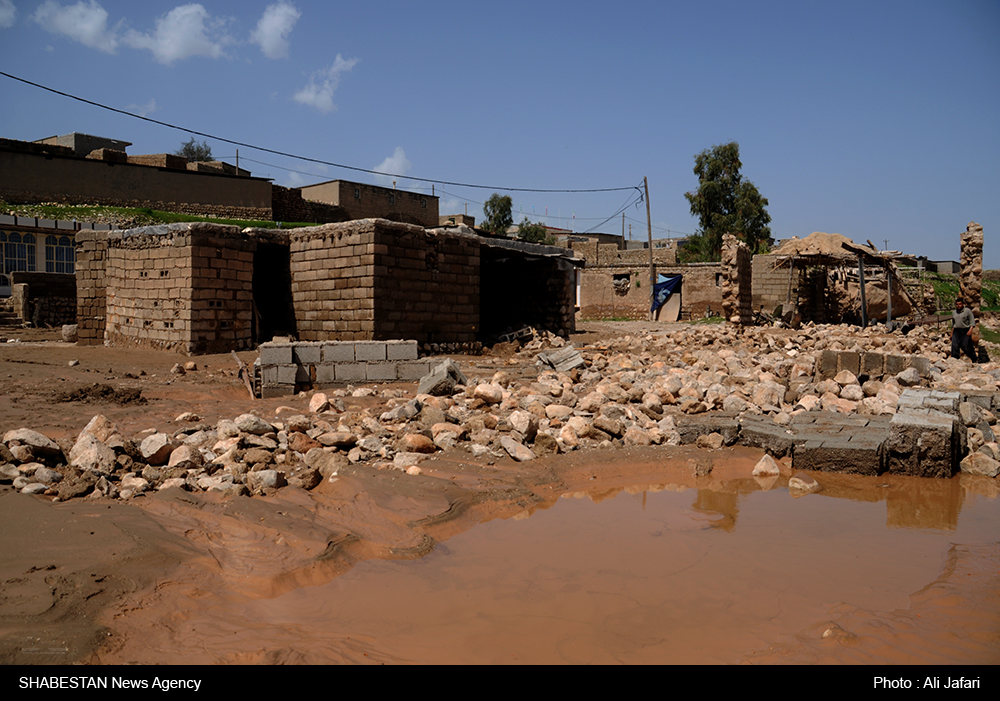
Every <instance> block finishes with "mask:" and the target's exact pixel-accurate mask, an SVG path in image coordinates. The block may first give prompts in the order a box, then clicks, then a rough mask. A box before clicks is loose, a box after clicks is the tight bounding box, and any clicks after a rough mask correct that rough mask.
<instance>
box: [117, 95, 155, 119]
mask: <svg viewBox="0 0 1000 701" xmlns="http://www.w3.org/2000/svg"><path fill="white" fill-rule="evenodd" d="M125 109H126V110H127V111H128V112H134V113H135V114H137V115H139V116H140V117H145V116H146V115H147V114H153V112H155V111H156V99H155V98H152V97H151V98H149V102H147V103H146V104H145V105H136V104H132V105H128V106H127V107H126V108H125Z"/></svg>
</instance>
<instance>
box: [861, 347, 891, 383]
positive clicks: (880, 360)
mask: <svg viewBox="0 0 1000 701" xmlns="http://www.w3.org/2000/svg"><path fill="white" fill-rule="evenodd" d="M861 374H862V375H868V377H869V378H870V379H873V380H878V379H881V377H882V375H883V374H885V356H884V355H882V354H881V353H862V354H861Z"/></svg>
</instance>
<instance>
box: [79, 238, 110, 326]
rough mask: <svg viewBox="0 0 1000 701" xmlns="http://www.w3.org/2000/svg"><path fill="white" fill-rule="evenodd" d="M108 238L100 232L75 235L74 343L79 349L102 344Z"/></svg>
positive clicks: (105, 304)
mask: <svg viewBox="0 0 1000 701" xmlns="http://www.w3.org/2000/svg"><path fill="white" fill-rule="evenodd" d="M107 236H108V235H107V233H106V232H101V231H80V232H78V233H77V235H76V323H77V325H78V332H77V343H79V344H80V345H82V346H94V345H101V344H103V343H104V321H105V312H106V306H107V299H106V290H105V285H106V283H105V270H104V268H105V264H106V262H107V261H106V258H107V251H108V241H107Z"/></svg>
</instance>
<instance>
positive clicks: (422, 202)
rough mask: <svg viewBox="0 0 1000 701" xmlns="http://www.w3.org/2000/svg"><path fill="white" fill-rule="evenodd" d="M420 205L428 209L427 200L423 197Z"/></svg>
mask: <svg viewBox="0 0 1000 701" xmlns="http://www.w3.org/2000/svg"><path fill="white" fill-rule="evenodd" d="M420 206H421V207H423V208H424V209H427V200H423V199H422V200H420Z"/></svg>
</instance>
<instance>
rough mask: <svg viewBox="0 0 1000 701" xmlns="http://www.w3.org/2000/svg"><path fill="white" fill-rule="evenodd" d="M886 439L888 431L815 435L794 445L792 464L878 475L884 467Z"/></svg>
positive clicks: (799, 466)
mask: <svg viewBox="0 0 1000 701" xmlns="http://www.w3.org/2000/svg"><path fill="white" fill-rule="evenodd" d="M884 439H885V432H873V433H872V434H870V435H858V434H853V435H847V434H843V433H841V434H838V435H834V436H823V437H812V438H810V439H809V440H807V441H805V442H803V443H801V444H798V445H796V446H795V447H794V448H793V449H792V467H793V468H794V469H796V470H816V471H820V472H840V473H847V474H852V475H871V476H875V475H878V474H879V473H881V472H882V471H883V461H882V444H883V441H884Z"/></svg>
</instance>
